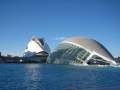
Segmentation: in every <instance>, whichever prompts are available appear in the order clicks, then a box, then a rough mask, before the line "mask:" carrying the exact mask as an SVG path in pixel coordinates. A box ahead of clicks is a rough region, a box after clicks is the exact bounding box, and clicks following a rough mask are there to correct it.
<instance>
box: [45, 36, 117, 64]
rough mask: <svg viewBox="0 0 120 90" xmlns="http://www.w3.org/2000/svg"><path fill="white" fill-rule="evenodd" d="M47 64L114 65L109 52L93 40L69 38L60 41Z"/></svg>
mask: <svg viewBox="0 0 120 90" xmlns="http://www.w3.org/2000/svg"><path fill="white" fill-rule="evenodd" d="M47 62H48V63H56V64H92V65H93V64H95V65H109V64H116V62H115V61H114V60H113V57H112V55H111V54H110V52H109V51H108V50H107V49H106V48H105V47H104V46H103V45H102V44H100V43H99V42H97V41H96V40H94V39H89V38H83V37H71V38H68V39H66V40H64V41H62V42H61V43H60V44H59V45H58V47H57V48H56V49H55V50H54V51H53V52H52V53H51V54H50V55H49V57H48V60H47Z"/></svg>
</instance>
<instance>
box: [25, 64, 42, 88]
mask: <svg viewBox="0 0 120 90" xmlns="http://www.w3.org/2000/svg"><path fill="white" fill-rule="evenodd" d="M41 69H42V65H40V64H27V65H26V79H25V84H26V90H36V89H40V90H44V88H43V87H42V84H41V78H42V74H41V72H42V70H41Z"/></svg>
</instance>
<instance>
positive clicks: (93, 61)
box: [87, 55, 110, 65]
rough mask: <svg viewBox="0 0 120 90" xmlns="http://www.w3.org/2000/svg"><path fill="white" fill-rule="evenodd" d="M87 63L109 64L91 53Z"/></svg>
mask: <svg viewBox="0 0 120 90" xmlns="http://www.w3.org/2000/svg"><path fill="white" fill-rule="evenodd" d="M87 63H88V64H91V65H109V64H110V63H109V62H108V61H106V60H104V59H103V58H101V57H99V56H97V55H93V56H92V58H91V59H90V60H89V61H88V62H87Z"/></svg>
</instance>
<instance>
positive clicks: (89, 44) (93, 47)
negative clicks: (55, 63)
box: [62, 37, 113, 60]
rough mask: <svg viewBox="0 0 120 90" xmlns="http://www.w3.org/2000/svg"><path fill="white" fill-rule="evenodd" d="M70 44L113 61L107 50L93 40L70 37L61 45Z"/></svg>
mask: <svg viewBox="0 0 120 90" xmlns="http://www.w3.org/2000/svg"><path fill="white" fill-rule="evenodd" d="M65 42H70V43H73V44H76V45H80V46H82V47H84V48H85V49H87V50H89V51H90V52H96V53H97V54H99V55H101V56H103V57H106V58H108V59H110V60H113V57H112V55H111V54H110V53H109V52H108V50H107V49H106V48H105V47H104V46H103V45H102V44H100V43H99V42H97V41H96V40H94V39H89V38H83V37H71V38H68V39H66V40H64V41H63V42H62V43H65Z"/></svg>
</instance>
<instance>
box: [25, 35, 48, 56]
mask: <svg viewBox="0 0 120 90" xmlns="http://www.w3.org/2000/svg"><path fill="white" fill-rule="evenodd" d="M43 52H44V53H47V54H49V53H50V48H49V46H48V44H47V43H46V41H45V40H44V39H43V38H36V37H33V38H32V40H30V41H29V43H28V45H27V47H26V49H25V53H24V57H32V56H35V55H38V54H43Z"/></svg>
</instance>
